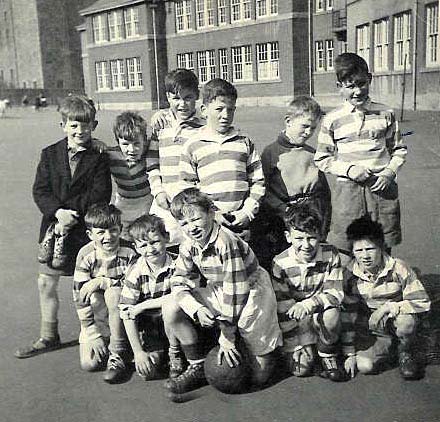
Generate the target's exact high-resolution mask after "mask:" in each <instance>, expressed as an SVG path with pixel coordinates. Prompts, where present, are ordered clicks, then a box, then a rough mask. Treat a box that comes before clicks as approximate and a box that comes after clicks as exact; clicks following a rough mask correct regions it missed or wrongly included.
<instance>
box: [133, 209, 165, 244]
mask: <svg viewBox="0 0 440 422" xmlns="http://www.w3.org/2000/svg"><path fill="white" fill-rule="evenodd" d="M128 233H129V234H130V236H131V237H132V239H147V238H148V234H149V233H159V234H160V235H161V236H162V237H164V238H166V239H168V237H169V234H168V232H167V230H166V228H165V224H164V222H163V220H162V219H161V218H160V217H158V216H156V215H151V214H145V215H142V216H140V217H139V218H137V219H136V220H134V221H133V222H132V223H131V224H130V225H129V226H128Z"/></svg>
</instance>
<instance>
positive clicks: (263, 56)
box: [257, 42, 280, 81]
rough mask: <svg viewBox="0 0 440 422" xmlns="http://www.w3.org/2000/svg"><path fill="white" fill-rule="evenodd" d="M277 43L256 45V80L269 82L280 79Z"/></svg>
mask: <svg viewBox="0 0 440 422" xmlns="http://www.w3.org/2000/svg"><path fill="white" fill-rule="evenodd" d="M279 56H280V55H279V51H278V42H268V43H265V44H257V70H258V80H260V81H263V80H271V79H278V78H279V77H280V73H279V71H280V66H279Z"/></svg>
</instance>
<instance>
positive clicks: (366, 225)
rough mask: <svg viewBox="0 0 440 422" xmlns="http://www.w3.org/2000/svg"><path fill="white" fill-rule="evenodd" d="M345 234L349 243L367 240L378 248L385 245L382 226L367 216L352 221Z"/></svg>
mask: <svg viewBox="0 0 440 422" xmlns="http://www.w3.org/2000/svg"><path fill="white" fill-rule="evenodd" d="M346 234H347V240H348V241H349V242H354V241H356V240H362V239H368V240H371V241H372V242H373V243H375V244H377V245H378V246H380V247H383V245H384V244H385V237H384V234H383V228H382V224H380V223H378V222H377V221H373V220H372V219H371V217H370V216H369V215H364V216H363V217H361V218H358V219H356V220H354V221H353V222H352V223H351V224H350V225H349V226H348V227H347V230H346Z"/></svg>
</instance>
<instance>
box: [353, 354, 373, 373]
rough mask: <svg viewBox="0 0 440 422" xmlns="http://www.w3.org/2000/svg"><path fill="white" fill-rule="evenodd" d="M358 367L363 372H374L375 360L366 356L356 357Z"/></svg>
mask: <svg viewBox="0 0 440 422" xmlns="http://www.w3.org/2000/svg"><path fill="white" fill-rule="evenodd" d="M356 365H357V369H358V371H359V372H360V373H361V374H371V373H373V372H374V362H373V361H372V360H371V359H369V358H367V357H364V356H358V357H357V358H356Z"/></svg>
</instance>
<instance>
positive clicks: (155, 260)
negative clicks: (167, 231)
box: [133, 231, 169, 266]
mask: <svg viewBox="0 0 440 422" xmlns="http://www.w3.org/2000/svg"><path fill="white" fill-rule="evenodd" d="M168 240H169V239H168V238H167V237H165V236H162V234H161V233H160V232H158V231H150V232H148V234H147V238H146V239H133V241H134V246H135V248H136V251H137V252H138V253H139V254H140V255H142V256H143V257H144V258H145V259H146V261H147V262H148V263H150V264H152V265H154V266H162V265H163V264H164V262H165V259H166V250H167V242H168Z"/></svg>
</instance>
